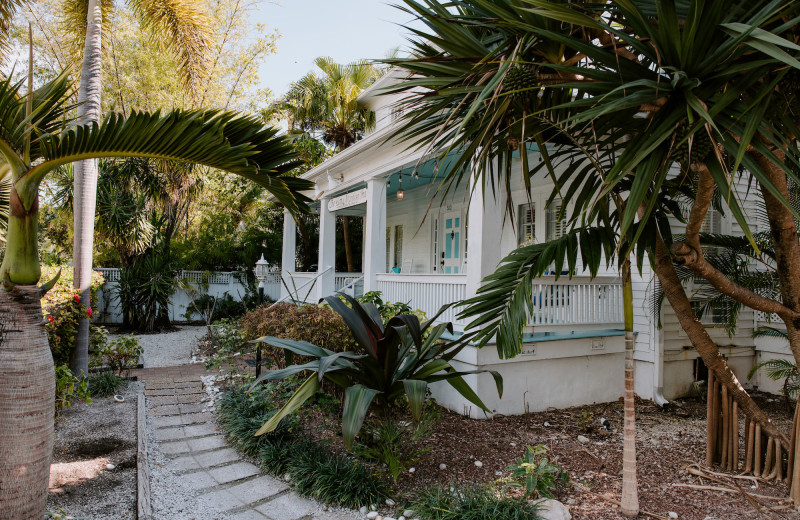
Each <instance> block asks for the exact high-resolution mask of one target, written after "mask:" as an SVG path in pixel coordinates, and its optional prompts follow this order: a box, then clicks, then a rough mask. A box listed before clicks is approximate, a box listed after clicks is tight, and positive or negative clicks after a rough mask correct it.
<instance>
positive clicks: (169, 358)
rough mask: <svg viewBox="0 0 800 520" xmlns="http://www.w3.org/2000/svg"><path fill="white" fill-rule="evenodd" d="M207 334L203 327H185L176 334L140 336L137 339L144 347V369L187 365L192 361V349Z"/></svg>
mask: <svg viewBox="0 0 800 520" xmlns="http://www.w3.org/2000/svg"><path fill="white" fill-rule="evenodd" d="M205 333H206V328H205V326H203V325H199V326H198V325H184V326H181V327H178V330H177V331H175V332H165V333H161V334H139V335H136V338H137V339H138V340H139V341H140V342H141V344H142V347H144V354H143V355H142V363H143V364H144V368H155V367H175V366H180V365H187V364H189V363H190V362H191V359H192V349H193V348H194V347H195V346H197V342H198V340H199V339H200V338H201V337H203V335H205Z"/></svg>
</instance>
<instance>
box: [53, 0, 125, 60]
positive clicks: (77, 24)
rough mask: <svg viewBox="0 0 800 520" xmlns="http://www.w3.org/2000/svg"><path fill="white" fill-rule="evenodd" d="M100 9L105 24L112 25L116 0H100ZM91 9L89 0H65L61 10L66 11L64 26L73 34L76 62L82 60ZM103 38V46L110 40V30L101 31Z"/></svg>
mask: <svg viewBox="0 0 800 520" xmlns="http://www.w3.org/2000/svg"><path fill="white" fill-rule="evenodd" d="M100 9H101V11H102V14H103V24H105V26H106V27H108V25H110V23H111V21H112V18H113V15H114V0H100ZM88 10H89V0H63V1H62V2H61V11H62V12H63V13H64V19H63V22H62V24H63V26H64V29H66V32H67V34H71V35H72V41H71V43H72V49H71V51H72V52H73V53H74V56H75V59H76V62H80V59H79V58H80V56H81V55H82V53H83V46H84V44H85V43H86V14H87V11H88ZM100 33H101V35H102V38H103V48H106V43H107V42H108V31H107V30H106V31H101V32H100Z"/></svg>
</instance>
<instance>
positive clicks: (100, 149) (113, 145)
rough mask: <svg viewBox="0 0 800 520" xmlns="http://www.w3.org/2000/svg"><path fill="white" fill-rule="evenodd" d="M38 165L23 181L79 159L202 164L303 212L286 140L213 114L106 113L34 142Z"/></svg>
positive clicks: (246, 119) (247, 119)
mask: <svg viewBox="0 0 800 520" xmlns="http://www.w3.org/2000/svg"><path fill="white" fill-rule="evenodd" d="M36 143H37V148H36V150H37V152H39V157H40V158H41V159H42V162H40V163H38V164H36V165H35V166H33V167H32V168H31V169H30V170H29V171H28V172H27V173H26V177H27V179H26V180H25V182H27V183H30V184H31V185H38V183H39V182H40V181H41V180H42V179H43V178H44V176H45V175H46V174H47V173H48V172H50V171H51V170H53V169H54V168H57V167H58V166H61V165H64V164H67V163H70V162H75V161H79V160H83V159H91V158H103V157H145V158H151V159H163V160H173V161H181V162H189V163H195V164H202V165H205V166H209V167H212V168H218V169H221V170H225V171H228V172H231V173H235V174H237V175H241V176H243V177H245V178H247V179H250V180H252V181H254V182H256V183H258V184H260V185H262V186H264V187H265V188H266V189H267V191H269V192H270V193H272V194H273V195H274V196H275V197H276V199H278V200H279V201H280V202H281V203H282V204H284V205H285V206H286V207H287V208H288V209H290V210H291V211H293V212H297V211H304V210H305V209H306V208H307V205H306V203H307V201H308V200H309V199H308V198H307V197H305V196H303V195H301V194H300V193H299V192H300V191H301V190H307V189H310V188H311V187H312V185H311V184H310V183H309V182H308V181H305V180H302V179H297V178H293V177H289V176H287V175H286V174H287V173H288V172H289V171H290V170H291V169H292V168H294V167H295V166H297V161H296V154H295V153H294V151H293V149H292V146H291V144H290V142H289V141H288V139H286V138H285V137H282V136H278V135H277V130H275V129H271V128H264V127H262V126H261V124H260V123H259V122H258V120H257V119H256V118H255V117H251V116H237V115H236V114H234V113H232V112H221V111H214V110H193V111H183V110H176V111H172V112H169V113H167V114H166V115H164V116H162V115H161V114H160V113H158V112H156V113H154V114H149V113H144V112H133V113H132V114H131V115H130V116H129V117H127V118H125V117H123V116H122V115H119V114H110V115H109V116H108V117H106V119H105V120H104V121H103V122H102V124H100V125H99V126H97V125H92V126H86V125H77V124H76V125H72V126H70V127H68V128H67V129H66V130H64V131H63V132H60V133H52V134H46V135H44V136H42V137H40V138H39V139H38V140H37V141H36Z"/></svg>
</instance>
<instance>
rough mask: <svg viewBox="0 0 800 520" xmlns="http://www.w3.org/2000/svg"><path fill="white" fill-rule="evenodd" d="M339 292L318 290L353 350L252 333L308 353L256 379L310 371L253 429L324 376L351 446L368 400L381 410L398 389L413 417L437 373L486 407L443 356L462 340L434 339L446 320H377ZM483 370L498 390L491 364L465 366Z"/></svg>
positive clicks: (288, 408)
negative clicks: (339, 403)
mask: <svg viewBox="0 0 800 520" xmlns="http://www.w3.org/2000/svg"><path fill="white" fill-rule="evenodd" d="M345 299H346V300H347V302H348V303H349V304H350V305H349V306H348V305H345V303H344V302H343V301H342V300H340V299H339V297H337V296H329V297H327V298H325V300H326V301H327V302H328V304H329V305H330V306H331V307H332V308H333V309H334V310H335V311H336V312H337V313H339V314H340V315H341V316H342V318H343V319H344V321H345V323H346V324H347V326H348V328H349V329H350V331H351V333H352V335H353V338H354V340H355V342H356V344H357V345H358V352H337V353H335V352H333V351H332V350H329V349H326V348H323V347H318V346H315V345H313V344H311V343H309V342H303V341H295V340H289V339H282V338H277V337H272V336H267V337H263V338H259V339H258V340H255V341H257V342H262V343H266V344H268V345H271V346H273V347H275V348H279V349H283V350H286V351H289V352H293V353H295V354H299V355H301V356H305V357H309V358H312V361H310V362H308V363H305V364H300V365H292V366H290V367H286V368H285V369H282V370H268V371H266V372H264V373H263V374H261V376H260V377H259V378H258V379H257V380H256V381H257V382H258V381H260V380H267V381H269V380H280V379H285V378H287V377H294V376H295V375H297V374H300V373H303V372H307V371H313V372H315V373H313V374H311V375H310V376H309V377H308V379H306V381H305V382H304V383H303V384H302V385H301V386H300V387H299V388H298V389H297V391H296V392H295V394H294V396H293V397H292V398H291V399H290V400H289V401H287V403H286V404H285V405H284V406H283V408H281V410H280V411H279V412H278V413H276V414H275V415H274V416H273V417H272V419H270V420H269V421H268V422H267V423H265V424H264V426H263V427H262V428H261V429H260V430H259V431H258V432H257V434H258V435H260V434H263V433H266V432H269V431H272V429H274V428H275V427H277V425H278V423H279V422H280V420H281V419H282V418H283V417H284V416H286V415H288V414H290V413H293V412H294V411H295V410H297V409H299V408H300V407H301V406H302V405H303V403H304V402H305V401H306V400H308V399H309V398H310V397H311V396H313V395H314V394H315V393H316V392H317V390H319V389H320V387H321V381H322V380H323V379H327V380H328V381H330V382H331V383H333V384H335V385H337V386H339V387H341V388H343V389H344V392H345V394H344V409H343V412H342V434H343V437H344V444H345V446H347V447H348V448H350V447H351V446H352V443H353V439H354V438H355V436H356V435H357V434H358V432H359V430H360V429H361V426H362V424H363V423H364V419H365V418H366V416H367V412H368V411H369V408H370V407H371V406H372V404H373V402H374V404H375V407H376V408H378V410H379V411H380V412H381V413H382V415H384V416H385V415H386V414H387V413H388V412H389V409H390V408H391V407H392V406H394V405H396V404H398V403H399V402H400V400H401V398H402V397H403V396H405V397H406V398H407V402H408V406H409V408H410V409H411V415H412V416H413V417H414V420H415V421H419V420H420V419H421V418H422V411H423V408H424V405H425V398H426V393H427V390H428V385H429V384H431V383H434V382H437V381H447V382H448V383H449V384H450V385H451V386H452V387H453V388H454V389H455V390H456V391H457V392H459V393H460V394H461V395H462V396H464V398H466V399H467V400H469V401H470V402H471V403H473V404H474V405H476V406H478V407H479V408H480V409H481V410H484V411H486V412H488V411H489V409H488V408H487V407H486V405H485V404H483V401H481V399H480V398H479V397H478V395H477V394H476V393H475V392H474V391H473V390H472V389H471V388H470V387H469V385H467V383H466V381H464V379H463V378H462V376H463V375H465V373H464V372H459V371H457V370H456V369H455V368H453V366H452V365H451V364H450V360H451V359H453V358H454V357H455V356H456V355H457V354H458V352H460V351H461V349H463V348H464V346H465V343H462V342H458V341H455V342H447V341H444V340H442V339H441V337H442V334H444V332H445V331H446V330H449V331H450V332H451V333H452V331H453V328H452V325H451V324H449V323H446V324H445V323H442V324H438V325H433V324H432V321H433V320H431V321H430V322H426V323H425V324H421V323H420V322H419V319H418V318H417V317H416V316H414V315H408V314H404V315H400V316H395V317H394V318H392V319H391V320H389V321H388V322H387V323H386V325H384V323H383V320H382V318H381V316H380V314H379V313H378V310H377V308H376V307H375V306H374V305H373V304H364V305H362V304H360V303H358V302H357V301H356V300H354V299H353V298H350V297H349V296H346V297H345ZM443 310H444V309H443ZM434 319H436V317H434ZM482 372H489V373H490V374H491V375H492V376H493V377H494V379H495V384H496V386H497V392H498V394H499V395H500V396H502V394H503V383H502V377H501V376H500V374H498V373H497V372H495V371H492V370H479V371H473V372H469V373H470V374H472V373H482ZM254 384H255V383H254Z"/></svg>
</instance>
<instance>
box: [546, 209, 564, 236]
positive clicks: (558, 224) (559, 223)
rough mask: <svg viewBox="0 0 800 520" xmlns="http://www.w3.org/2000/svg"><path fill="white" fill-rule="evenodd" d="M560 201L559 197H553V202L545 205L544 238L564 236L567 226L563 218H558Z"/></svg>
mask: <svg viewBox="0 0 800 520" xmlns="http://www.w3.org/2000/svg"><path fill="white" fill-rule="evenodd" d="M561 206H562V202H561V199H553V202H551V203H550V205H549V206H548V207H547V215H546V216H547V233H546V234H547V236H546V239H547V241H548V242H549V241H550V240H555V239H557V238H561V237H562V236H564V232H565V231H566V228H567V221H566V219H565V218H562V219H561V220H558V218H559V216H560V213H561Z"/></svg>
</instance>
